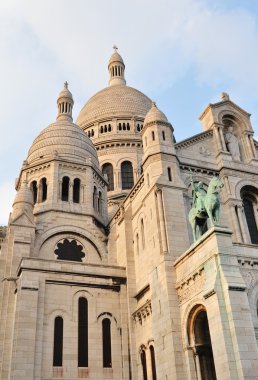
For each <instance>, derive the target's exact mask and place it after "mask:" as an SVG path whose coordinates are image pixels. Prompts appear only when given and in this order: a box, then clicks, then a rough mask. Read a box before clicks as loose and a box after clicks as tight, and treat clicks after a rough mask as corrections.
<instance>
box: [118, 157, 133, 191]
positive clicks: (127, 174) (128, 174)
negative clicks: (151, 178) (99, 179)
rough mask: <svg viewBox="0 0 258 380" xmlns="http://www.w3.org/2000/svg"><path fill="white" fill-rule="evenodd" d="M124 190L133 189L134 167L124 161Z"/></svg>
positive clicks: (122, 168) (122, 172) (122, 167)
mask: <svg viewBox="0 0 258 380" xmlns="http://www.w3.org/2000/svg"><path fill="white" fill-rule="evenodd" d="M121 175H122V189H123V190H126V189H131V188H132V187H133V165H132V163H131V162H130V161H124V162H123V163H122V165H121Z"/></svg>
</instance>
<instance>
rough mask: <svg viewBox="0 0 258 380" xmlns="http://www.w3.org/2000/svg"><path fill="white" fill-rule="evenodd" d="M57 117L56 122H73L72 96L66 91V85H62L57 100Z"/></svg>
mask: <svg viewBox="0 0 258 380" xmlns="http://www.w3.org/2000/svg"><path fill="white" fill-rule="evenodd" d="M57 106H58V115H57V118H56V119H57V120H67V121H73V117H72V109H73V96H72V94H71V92H70V91H69V90H68V83H67V82H65V83H64V89H63V90H62V91H61V92H60V94H59V96H58V98H57Z"/></svg>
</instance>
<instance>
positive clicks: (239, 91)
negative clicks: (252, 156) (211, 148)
mask: <svg viewBox="0 0 258 380" xmlns="http://www.w3.org/2000/svg"><path fill="white" fill-rule="evenodd" d="M257 15H258V3H257V2H256V1H255V0H253V1H246V0H241V1H240V0H213V1H210V0H203V1H201V0H200V1H198V0H180V1H179V0H159V1H156V0H155V1H154V0H130V1H129V0H127V1H122V0H101V1H100V0H74V1H69V0H54V1H53V0H37V1H35V0H30V1H29V0H23V1H20V0H1V2H0V52H1V55H0V56H1V59H0V83H1V89H2V96H1V103H0V109H1V127H0V128H1V136H2V138H1V140H0V145H1V146H0V148H1V149H0V194H1V208H0V210H1V214H0V224H6V223H7V219H8V213H9V212H10V210H11V204H12V201H13V198H14V195H15V191H14V181H15V178H16V177H18V175H19V171H20V168H21V164H22V161H23V160H24V159H26V156H27V151H28V149H29V147H30V145H31V144H32V142H33V139H34V138H35V137H36V136H37V135H38V133H39V132H40V131H41V130H42V129H43V128H44V127H46V126H47V125H48V124H49V123H51V122H52V121H54V120H55V117H56V98H57V95H58V93H59V91H60V90H61V88H62V86H63V82H64V81H65V80H67V81H68V82H69V84H70V90H71V91H72V93H73V96H74V100H75V107H74V119H75V120H76V117H77V115H78V112H79V110H80V109H81V108H82V106H83V105H84V104H85V102H86V101H87V100H88V99H89V97H91V96H92V95H93V94H94V93H96V92H97V91H99V90H100V89H102V88H104V87H105V86H107V83H108V71H107V63H108V59H109V57H110V55H111V53H112V46H113V44H116V45H118V47H119V52H120V54H121V55H122V57H123V59H124V61H125V65H126V72H125V73H126V80H127V83H128V85H130V86H133V87H136V88H137V89H139V90H141V91H142V92H144V93H145V94H146V95H148V96H149V97H150V98H152V99H153V100H155V101H156V102H157V105H158V107H159V108H160V109H161V110H162V111H163V112H164V113H165V114H166V115H167V117H168V118H169V120H170V122H171V123H172V124H173V126H174V129H175V136H176V139H177V141H179V140H181V139H184V138H186V137H188V136H191V135H194V134H196V133H199V132H201V131H202V129H201V124H200V122H199V120H198V116H199V115H200V114H201V112H202V111H203V109H204V108H205V106H206V105H207V104H208V103H212V102H216V101H218V100H219V97H220V93H221V92H222V91H226V92H228V93H229V94H230V97H231V99H232V100H233V101H234V102H236V103H237V104H239V105H240V106H241V107H242V108H244V109H246V110H247V111H248V112H250V113H252V123H253V128H254V129H255V133H256V137H258V126H257V124H258V25H257Z"/></svg>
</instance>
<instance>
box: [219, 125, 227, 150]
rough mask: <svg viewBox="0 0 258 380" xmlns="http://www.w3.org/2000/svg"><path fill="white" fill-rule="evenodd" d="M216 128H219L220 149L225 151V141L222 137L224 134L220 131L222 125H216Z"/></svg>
mask: <svg viewBox="0 0 258 380" xmlns="http://www.w3.org/2000/svg"><path fill="white" fill-rule="evenodd" d="M218 130H219V135H220V139H221V144H222V150H223V151H224V152H226V151H227V147H226V143H225V139H224V135H223V132H222V126H221V125H218Z"/></svg>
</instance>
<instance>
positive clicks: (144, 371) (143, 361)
mask: <svg viewBox="0 0 258 380" xmlns="http://www.w3.org/2000/svg"><path fill="white" fill-rule="evenodd" d="M141 364H142V375H143V380H148V376H147V364H146V352H145V350H142V352H141Z"/></svg>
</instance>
